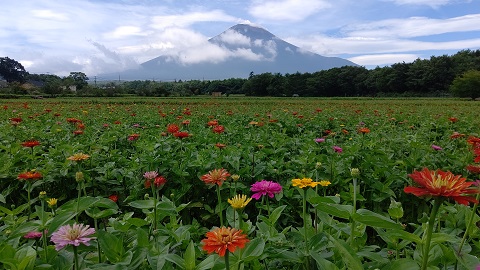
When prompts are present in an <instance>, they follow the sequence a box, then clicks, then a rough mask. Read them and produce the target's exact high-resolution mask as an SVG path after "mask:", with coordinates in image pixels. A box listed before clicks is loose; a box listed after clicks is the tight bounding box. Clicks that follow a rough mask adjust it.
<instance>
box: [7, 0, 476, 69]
mask: <svg viewBox="0 0 480 270" xmlns="http://www.w3.org/2000/svg"><path fill="white" fill-rule="evenodd" d="M237 23H251V24H254V25H256V26H261V27H263V28H265V29H267V30H268V31H270V32H271V33H273V34H274V35H276V36H277V37H279V38H281V39H283V40H285V41H287V42H290V43H292V44H294V45H296V46H298V47H301V48H302V49H305V50H309V51H312V52H315V53H318V54H320V55H323V56H337V57H342V58H345V59H348V60H351V61H353V62H355V63H357V64H359V65H362V66H365V67H367V68H374V67H376V66H377V65H378V66H385V65H391V64H393V63H398V62H407V63H408V62H412V61H414V60H415V59H417V58H422V59H424V58H426V59H428V58H430V56H432V55H444V54H447V55H452V54H455V53H456V52H458V51H459V50H463V49H472V50H477V49H480V0H208V1H206V0H58V1H52V0H14V1H10V0H8V1H6V0H4V1H2V4H1V8H0V41H1V42H0V56H8V57H10V58H13V59H15V60H17V61H19V62H20V63H22V64H23V65H24V67H25V69H26V70H27V71H29V72H30V73H52V74H57V75H60V76H65V75H68V73H69V72H70V71H82V72H85V73H86V74H87V75H88V76H95V75H97V74H102V73H108V72H115V71H120V70H124V69H129V68H134V67H135V66H137V65H138V64H140V63H143V62H145V61H147V60H150V59H152V58H155V57H157V56H160V55H170V56H174V55H185V54H188V52H189V50H190V48H196V49H195V50H193V51H195V52H197V51H198V48H202V46H206V47H205V48H206V49H205V50H204V52H205V55H207V56H208V57H213V58H215V59H220V60H221V58H222V57H228V54H226V53H225V52H224V51H222V50H220V49H218V48H212V46H211V45H208V46H207V43H206V42H207V40H208V39H209V38H211V37H213V36H216V35H218V34H220V33H222V32H223V31H225V30H226V29H228V28H230V27H231V26H233V25H235V24H237ZM217 52H218V54H217Z"/></svg>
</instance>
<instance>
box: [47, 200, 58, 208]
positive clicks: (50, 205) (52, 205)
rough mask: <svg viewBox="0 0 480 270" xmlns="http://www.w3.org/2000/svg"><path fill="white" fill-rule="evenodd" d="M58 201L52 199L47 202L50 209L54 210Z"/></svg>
mask: <svg viewBox="0 0 480 270" xmlns="http://www.w3.org/2000/svg"><path fill="white" fill-rule="evenodd" d="M57 202H58V200H57V199H55V198H50V199H48V200H47V203H48V207H50V208H53V207H54V206H56V205H57Z"/></svg>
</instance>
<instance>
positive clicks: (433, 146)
mask: <svg viewBox="0 0 480 270" xmlns="http://www.w3.org/2000/svg"><path fill="white" fill-rule="evenodd" d="M432 149H433V150H435V151H440V150H443V148H442V147H440V146H438V145H435V144H432Z"/></svg>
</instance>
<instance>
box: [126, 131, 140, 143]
mask: <svg viewBox="0 0 480 270" xmlns="http://www.w3.org/2000/svg"><path fill="white" fill-rule="evenodd" d="M139 137H140V134H137V133H134V134H132V135H129V136H128V140H129V141H136V140H138V138H139Z"/></svg>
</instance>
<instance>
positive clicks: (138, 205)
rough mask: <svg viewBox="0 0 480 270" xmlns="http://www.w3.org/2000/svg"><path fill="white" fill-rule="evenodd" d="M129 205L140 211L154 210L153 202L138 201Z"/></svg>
mask: <svg viewBox="0 0 480 270" xmlns="http://www.w3.org/2000/svg"><path fill="white" fill-rule="evenodd" d="M128 205H130V206H131V207H133V208H138V209H152V208H153V200H138V201H133V202H130V203H129V204H128Z"/></svg>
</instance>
